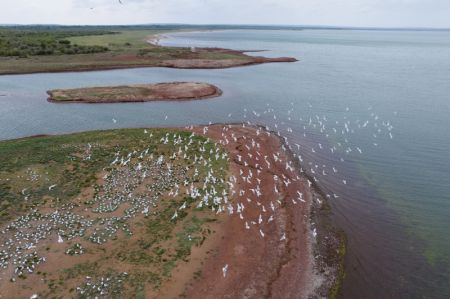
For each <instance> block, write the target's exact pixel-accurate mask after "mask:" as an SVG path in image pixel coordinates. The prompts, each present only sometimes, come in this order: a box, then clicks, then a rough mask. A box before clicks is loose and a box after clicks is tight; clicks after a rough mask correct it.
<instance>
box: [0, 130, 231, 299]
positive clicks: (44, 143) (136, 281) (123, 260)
mask: <svg viewBox="0 0 450 299" xmlns="http://www.w3.org/2000/svg"><path fill="white" fill-rule="evenodd" d="M147 131H148V134H145V133H144V129H120V130H109V131H93V132H85V133H77V134H70V135H61V136H45V137H36V138H24V139H19V140H11V141H2V142H0V195H1V198H2V201H1V203H0V213H1V214H0V226H3V225H5V224H6V223H7V222H9V221H11V220H12V219H13V218H16V217H18V216H21V215H25V214H26V213H28V212H29V210H30V208H31V207H33V208H36V209H37V210H39V209H41V208H44V207H45V209H48V208H52V209H58V208H59V207H62V206H63V205H64V204H67V203H70V202H78V201H77V200H78V199H79V197H80V194H81V193H82V191H83V190H86V189H87V188H93V189H94V190H95V192H94V194H98V193H99V192H104V190H102V187H101V186H100V185H98V179H97V177H98V174H99V173H100V172H102V171H104V170H105V169H110V168H111V166H110V163H111V161H112V160H113V159H114V155H115V153H116V152H117V151H118V150H120V151H121V153H123V154H125V153H130V152H133V151H137V152H141V151H143V150H144V149H146V148H149V149H150V152H151V153H153V154H154V155H155V157H158V156H159V155H164V156H165V157H166V159H169V157H170V156H171V155H172V154H173V153H174V152H177V151H178V148H179V147H180V146H183V144H174V143H173V142H169V143H167V144H161V143H160V139H161V138H162V137H164V136H166V134H167V133H169V134H173V133H175V132H176V133H177V134H179V135H181V136H182V137H183V138H185V139H186V140H187V139H188V136H190V135H191V133H189V132H179V131H177V130H175V129H147ZM150 133H152V134H153V137H152V138H149V134H150ZM193 140H194V144H192V145H191V146H190V149H189V150H188V151H187V154H188V155H191V156H193V155H194V154H198V153H199V152H198V150H199V148H200V144H199V143H201V144H204V143H205V142H206V139H205V138H203V137H200V136H195V137H194V138H193ZM88 145H90V146H91V149H90V153H89V157H90V158H89V159H87V156H88V154H87V152H86V151H87V149H88V148H89V147H88ZM204 147H205V149H206V152H205V153H204V154H203V155H204V156H205V157H206V159H207V158H208V157H209V151H210V150H211V149H214V148H215V145H214V144H213V143H212V142H208V143H206V144H205V145H204ZM222 152H223V150H221V151H220V153H222ZM212 156H214V154H212V155H211V158H212ZM171 163H174V165H178V164H177V163H181V164H179V166H180V167H181V168H184V167H185V166H188V165H192V162H190V161H189V160H184V159H180V160H179V161H171ZM211 165H212V166H211V168H209V167H207V166H201V165H197V168H198V170H199V177H200V181H202V180H203V178H204V177H205V176H206V174H207V172H208V171H209V169H212V170H213V171H214V173H215V175H216V177H219V178H225V175H226V171H227V162H226V160H224V159H219V160H216V159H213V158H212V159H211ZM190 176H192V174H190V175H188V176H187V177H188V178H190ZM192 181H193V182H194V180H192ZM50 185H56V186H55V187H54V188H53V189H52V190H49V186H50ZM215 188H216V191H217V192H219V193H221V192H222V190H223V189H224V188H225V185H224V184H223V183H217V184H216V185H215ZM24 189H26V191H25V192H24V191H23V190H24ZM181 189H182V190H184V187H182V188H181ZM180 191H181V190H180ZM200 192H204V191H202V190H200ZM25 196H28V197H29V198H28V200H26V201H25V200H24V197H25ZM184 202H186V203H187V206H186V209H184V210H179V207H180V206H181V204H183V203H184ZM81 205H83V203H81ZM84 205H85V207H86V208H92V204H90V203H89V200H87V201H85V203H84ZM195 205H196V204H195V203H194V200H193V199H192V198H191V197H189V196H183V195H180V196H178V197H175V198H166V199H164V200H160V201H159V202H158V205H157V206H156V207H155V208H154V209H153V210H152V213H151V214H150V215H148V216H146V217H143V218H142V219H141V220H139V221H138V222H137V223H134V222H133V223H131V222H130V223H127V226H128V227H130V228H132V231H134V230H138V231H139V234H138V237H137V238H135V239H132V236H131V235H127V234H126V233H118V234H117V235H116V236H114V237H113V238H111V239H110V240H108V242H107V243H105V246H109V247H107V248H106V247H104V246H103V245H92V244H91V245H90V243H89V242H88V237H87V236H85V237H80V238H79V239H74V240H73V241H71V242H72V243H70V242H69V243H68V244H67V246H66V248H65V249H64V252H65V251H66V250H67V249H70V248H74V246H75V244H78V243H80V244H82V247H83V249H86V253H85V254H83V255H76V254H74V255H70V254H66V255H65V258H66V259H73V260H74V261H75V260H77V259H83V258H84V257H86V255H88V256H93V254H96V255H95V258H91V259H90V260H89V261H87V262H86V261H85V260H84V261H83V262H79V263H76V264H74V265H73V266H71V267H68V268H62V269H59V270H56V272H55V273H45V274H42V273H37V274H27V277H28V276H30V275H42V277H43V279H44V281H45V283H46V284H47V287H48V290H47V291H46V293H45V295H46V296H47V295H48V297H50V298H51V297H52V296H60V295H61V294H66V291H69V290H72V291H71V292H73V294H75V293H76V291H75V290H76V287H77V286H79V282H80V280H82V279H84V277H85V276H91V277H93V279H97V278H99V277H113V278H114V279H116V278H117V277H119V276H118V275H120V273H121V272H123V269H122V267H123V266H124V265H125V266H126V268H127V269H129V270H128V271H129V276H127V278H126V279H124V287H123V288H122V287H121V288H114V289H113V292H114V294H121V295H120V296H125V297H127V298H133V297H136V298H142V296H143V290H144V289H145V288H147V287H151V288H153V289H155V290H158V289H159V288H160V287H161V284H162V283H163V282H164V280H166V279H167V278H168V277H170V276H171V273H172V270H173V269H174V268H175V267H177V266H178V265H179V264H180V263H182V262H186V261H189V256H190V254H191V250H192V247H194V246H197V247H198V246H201V245H202V244H203V242H204V241H205V240H206V239H207V238H208V236H209V235H210V234H211V233H213V231H212V229H211V228H210V227H211V224H212V223H213V222H214V221H215V218H214V214H211V213H210V211H209V210H210V207H211V206H210V207H206V208H203V209H197V208H196V207H195ZM175 211H177V213H178V217H177V218H175V219H171V218H172V216H173V215H174V213H175ZM94 220H95V219H94ZM95 221H100V220H98V219H97V220H95ZM118 224H119V225H120V224H121V223H118ZM48 246H49V248H48V250H47V251H46V253H45V254H46V255H47V256H48V255H50V254H51V253H52V252H53V250H54V249H53V248H52V247H51V246H52V245H51V244H49V245H48ZM99 252H100V253H99ZM119 263H120V264H119ZM27 277H23V281H27ZM75 282H76V283H77V284H74V283H75ZM114 296H115V295H114Z"/></svg>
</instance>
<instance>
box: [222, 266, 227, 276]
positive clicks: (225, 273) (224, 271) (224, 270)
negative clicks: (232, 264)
mask: <svg viewBox="0 0 450 299" xmlns="http://www.w3.org/2000/svg"><path fill="white" fill-rule="evenodd" d="M227 271H228V264H226V265H225V266H223V268H222V273H223V277H226V276H227Z"/></svg>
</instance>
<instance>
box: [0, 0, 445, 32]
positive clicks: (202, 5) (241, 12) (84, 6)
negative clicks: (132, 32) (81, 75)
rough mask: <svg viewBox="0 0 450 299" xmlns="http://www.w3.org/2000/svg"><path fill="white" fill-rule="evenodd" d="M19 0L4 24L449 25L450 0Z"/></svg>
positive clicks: (9, 6) (5, 9) (8, 7)
mask: <svg viewBox="0 0 450 299" xmlns="http://www.w3.org/2000/svg"><path fill="white" fill-rule="evenodd" d="M121 1H122V3H123V5H122V4H120V3H119V1H118V0H58V1H55V0H40V1H28V0H15V1H5V0H3V1H2V2H5V3H3V4H2V20H1V22H2V23H59V24H142V23H193V24H207V23H223V24H225V23H228V24H230V23H235V24H236V23H238V24H298V25H302V24H304V25H338V26H385V27H396V26H397V27H408V26H412V27H450V18H448V15H449V14H450V1H448V0H358V1H355V0H244V1H243V0H121Z"/></svg>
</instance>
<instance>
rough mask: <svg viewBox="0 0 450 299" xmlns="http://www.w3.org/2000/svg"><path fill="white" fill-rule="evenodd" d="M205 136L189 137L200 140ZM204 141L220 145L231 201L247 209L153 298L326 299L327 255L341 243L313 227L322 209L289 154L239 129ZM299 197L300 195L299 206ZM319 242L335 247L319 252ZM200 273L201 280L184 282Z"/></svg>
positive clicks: (332, 267)
mask: <svg viewBox="0 0 450 299" xmlns="http://www.w3.org/2000/svg"><path fill="white" fill-rule="evenodd" d="M203 130H204V127H196V128H193V129H192V131H194V132H196V133H199V134H203V132H204V131H203ZM204 135H205V136H207V137H210V138H212V139H214V140H216V141H217V140H220V143H221V144H222V145H223V146H224V147H225V148H226V149H227V151H228V153H229V155H230V175H234V176H235V177H236V178H237V181H236V184H235V186H234V191H235V192H236V193H235V194H234V196H233V198H232V201H233V203H234V204H238V203H241V204H244V205H245V211H244V212H243V213H242V214H243V215H244V219H241V218H240V217H239V215H238V214H234V215H230V216H222V217H221V218H220V219H221V225H220V229H218V232H217V233H216V234H217V235H216V236H215V237H214V238H211V239H210V240H208V241H207V244H206V245H205V246H206V248H207V252H205V251H203V252H198V254H197V257H196V259H193V260H192V261H191V262H189V263H185V264H182V265H179V266H178V267H177V268H176V270H175V271H174V275H173V278H172V280H170V281H169V282H167V283H166V284H165V285H163V287H162V288H161V292H160V293H159V294H158V295H157V296H156V297H157V298H173V297H176V296H177V295H179V294H183V297H185V298H309V297H316V296H317V297H320V296H328V295H329V294H330V292H331V289H332V288H333V287H334V286H335V285H336V281H337V270H338V268H339V265H338V264H337V262H336V260H333V259H330V258H329V257H328V256H326V255H329V251H330V250H331V251H333V248H336V246H339V244H340V243H339V240H338V239H336V238H335V237H334V233H332V232H331V231H329V230H328V231H325V230H324V227H323V226H321V227H319V226H317V227H316V225H313V226H312V225H311V220H312V218H311V215H312V211H313V210H315V209H320V208H321V205H318V203H319V201H320V202H321V203H325V201H324V200H323V198H322V197H321V195H320V194H319V193H318V192H316V191H315V190H314V187H313V186H310V185H309V184H308V178H307V177H305V176H303V175H301V174H300V172H299V168H298V167H297V166H298V165H296V162H295V161H294V160H293V158H294V157H293V156H292V154H291V153H290V152H289V151H288V150H283V148H285V146H284V144H283V142H282V139H281V138H278V137H277V136H276V135H275V134H272V133H269V132H266V131H264V130H262V129H261V128H255V127H246V126H242V125H213V126H209V127H208V130H207V132H206V134H204ZM252 144H253V146H252ZM274 155H276V156H277V158H276V160H277V161H275V159H274ZM266 161H268V163H270V166H269V165H268V163H267V162H266ZM291 166H292V168H291ZM250 172H251V173H253V175H254V176H257V180H260V182H257V180H256V179H255V177H253V178H252V179H248V175H249V173H250ZM257 173H259V174H258V175H257ZM275 177H278V180H276V179H274V178H275ZM286 182H289V183H288V185H286ZM257 185H260V186H261V190H260V192H261V195H260V196H255V194H254V193H252V190H253V191H254V190H255V188H257V187H256V186H257ZM275 188H276V189H277V190H278V192H276V191H274V190H275ZM298 192H301V193H302V194H303V197H302V198H301V199H299V193H298ZM319 198H322V199H319ZM317 199H319V201H317ZM260 215H261V216H260ZM269 215H270V216H269ZM322 216H323V215H322ZM259 217H262V222H261V220H259ZM316 220H318V219H316ZM246 222H247V224H249V226H250V228H248V227H247V228H246ZM259 222H261V223H259ZM328 229H329V228H328ZM319 230H320V236H318V233H317V232H318V231H319ZM319 238H320V239H319ZM324 239H333V242H328V244H327V245H326V246H323V247H319V246H317V243H318V241H319V240H320V241H322V240H324ZM327 252H328V253H327ZM202 255H203V256H202ZM321 256H322V257H321ZM199 265H200V266H201V273H202V277H201V279H191V280H190V281H186V279H185V277H192V275H190V274H192V273H189V272H190V271H194V269H196V268H197V267H198V266H199ZM224 267H227V273H226V276H224V272H223V268H224ZM180 281H181V282H180Z"/></svg>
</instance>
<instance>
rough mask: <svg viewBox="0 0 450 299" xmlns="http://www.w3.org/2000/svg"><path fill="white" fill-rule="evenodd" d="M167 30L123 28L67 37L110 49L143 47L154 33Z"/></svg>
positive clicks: (82, 43) (74, 41)
mask: <svg viewBox="0 0 450 299" xmlns="http://www.w3.org/2000/svg"><path fill="white" fill-rule="evenodd" d="M166 32H167V30H124V31H118V34H114V35H89V36H75V37H71V38H68V40H70V41H71V42H72V43H74V44H78V45H80V46H94V45H95V46H103V47H108V48H109V47H111V49H115V50H117V49H124V48H125V49H126V48H145V47H148V43H147V40H148V39H150V38H151V37H153V36H154V35H157V34H161V33H166Z"/></svg>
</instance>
